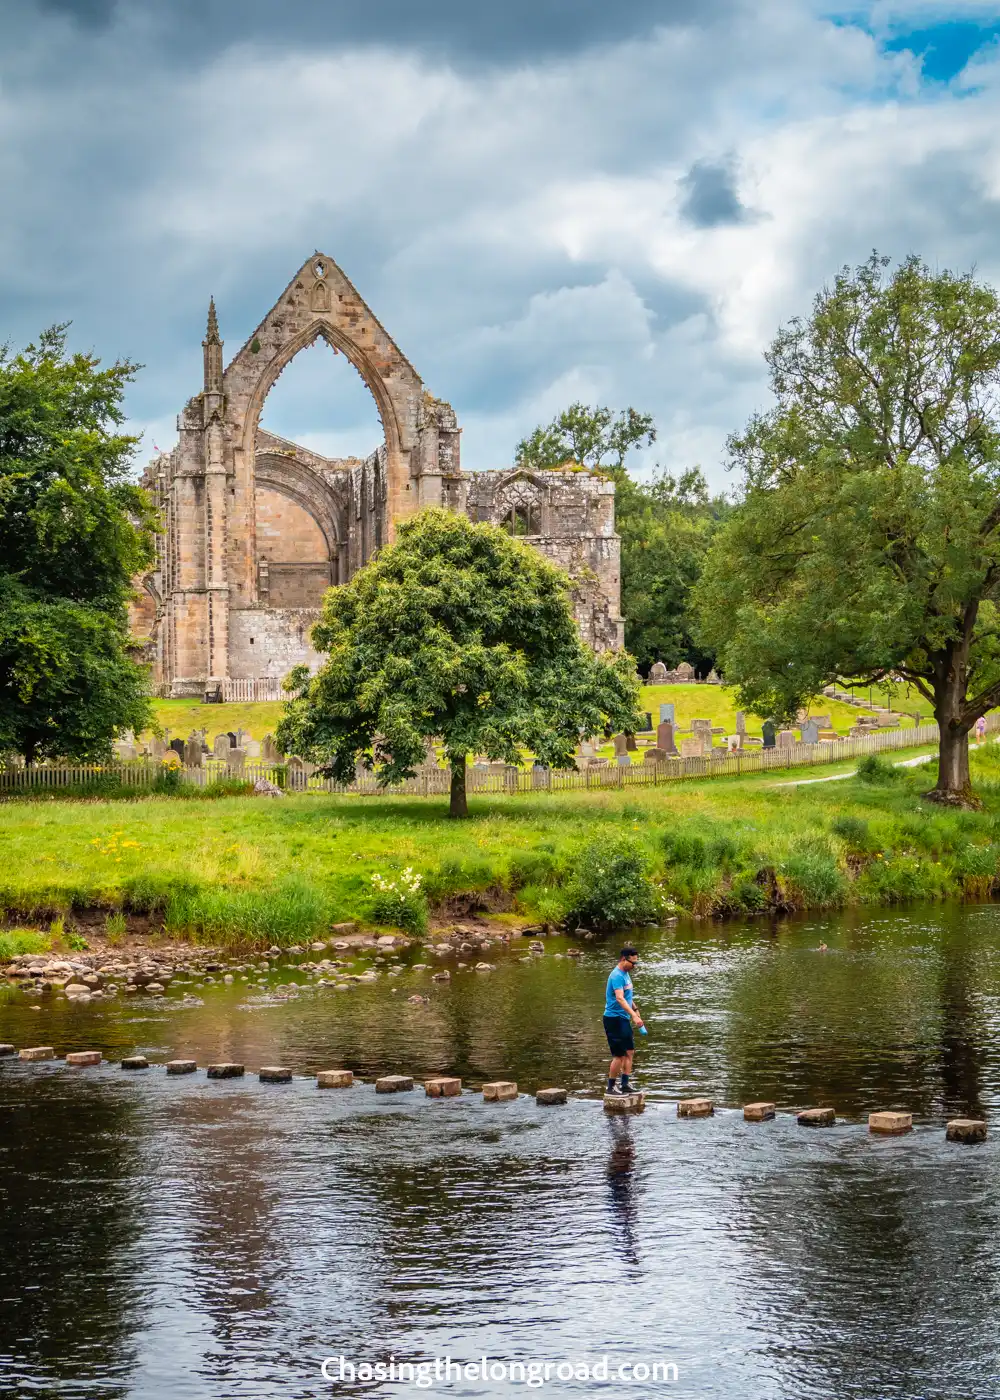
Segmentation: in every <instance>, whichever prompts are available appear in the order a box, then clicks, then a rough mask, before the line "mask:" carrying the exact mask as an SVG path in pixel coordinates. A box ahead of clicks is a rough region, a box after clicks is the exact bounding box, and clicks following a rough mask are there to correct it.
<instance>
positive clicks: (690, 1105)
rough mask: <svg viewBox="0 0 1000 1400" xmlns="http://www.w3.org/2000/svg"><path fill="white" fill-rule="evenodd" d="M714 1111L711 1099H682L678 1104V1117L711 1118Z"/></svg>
mask: <svg viewBox="0 0 1000 1400" xmlns="http://www.w3.org/2000/svg"><path fill="white" fill-rule="evenodd" d="M714 1112H715V1105H714V1104H713V1103H712V1100H711V1099H681V1101H680V1103H679V1104H678V1105H677V1117H678V1118H711V1116H712V1114H713V1113H714Z"/></svg>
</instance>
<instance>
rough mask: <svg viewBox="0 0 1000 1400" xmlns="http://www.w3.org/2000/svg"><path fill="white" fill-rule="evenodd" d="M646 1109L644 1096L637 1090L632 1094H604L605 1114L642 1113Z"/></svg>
mask: <svg viewBox="0 0 1000 1400" xmlns="http://www.w3.org/2000/svg"><path fill="white" fill-rule="evenodd" d="M645 1109H646V1095H645V1094H644V1093H643V1092H642V1091H641V1090H637V1091H636V1093H634V1094H605V1095H604V1112H605V1113H643V1112H645Z"/></svg>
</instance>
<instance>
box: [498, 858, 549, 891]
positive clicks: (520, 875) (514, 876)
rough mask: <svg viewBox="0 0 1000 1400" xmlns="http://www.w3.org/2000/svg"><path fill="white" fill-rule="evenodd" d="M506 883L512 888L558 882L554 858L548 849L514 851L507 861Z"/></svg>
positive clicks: (517, 888)
mask: <svg viewBox="0 0 1000 1400" xmlns="http://www.w3.org/2000/svg"><path fill="white" fill-rule="evenodd" d="M507 883H508V884H509V886H510V888H511V889H512V890H520V889H523V888H524V887H525V886H526V885H551V884H557V883H558V876H557V870H556V859H555V856H554V855H553V854H552V853H551V852H550V851H542V850H533V851H514V852H513V854H512V855H511V856H510V858H509V860H508V861H507Z"/></svg>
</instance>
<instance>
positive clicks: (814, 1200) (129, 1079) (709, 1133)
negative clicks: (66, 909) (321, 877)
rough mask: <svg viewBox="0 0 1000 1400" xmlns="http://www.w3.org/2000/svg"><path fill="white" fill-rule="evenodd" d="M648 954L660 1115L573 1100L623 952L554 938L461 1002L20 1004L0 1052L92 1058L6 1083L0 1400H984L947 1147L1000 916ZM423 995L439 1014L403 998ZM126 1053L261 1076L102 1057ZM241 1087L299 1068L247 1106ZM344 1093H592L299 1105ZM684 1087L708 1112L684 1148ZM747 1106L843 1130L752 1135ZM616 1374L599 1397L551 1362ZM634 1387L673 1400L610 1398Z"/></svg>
mask: <svg viewBox="0 0 1000 1400" xmlns="http://www.w3.org/2000/svg"><path fill="white" fill-rule="evenodd" d="M637 941H638V942H639V944H640V948H641V952H642V962H641V967H640V971H639V973H638V974H637V976H636V986H637V993H638V997H639V1000H640V1002H641V1003H642V1005H643V1010H644V1013H645V1014H646V1017H647V1021H648V1024H649V1029H650V1033H649V1037H648V1040H645V1041H642V1042H640V1045H641V1048H640V1051H639V1054H638V1057H637V1067H638V1070H639V1078H640V1080H641V1082H642V1085H643V1086H644V1087H645V1088H646V1089H647V1091H648V1092H649V1095H650V1103H649V1106H648V1108H647V1111H646V1113H645V1115H644V1116H642V1117H637V1118H632V1119H611V1118H608V1117H607V1116H606V1115H604V1114H603V1113H602V1111H601V1106H600V1103H599V1102H598V1101H597V1099H596V1097H595V1098H590V1099H588V1098H586V1097H583V1095H585V1094H587V1093H593V1094H595V1095H596V1094H597V1092H598V1091H599V1090H600V1088H601V1085H602V1082H603V1080H602V1075H603V1073H604V1062H605V1058H606V1057H605V1050H604V1045H603V1040H602V1035H601V1028H600V1011H601V1007H602V1001H603V985H604V979H605V978H606V976H607V972H608V970H609V966H610V963H611V960H612V955H613V952H614V949H612V948H609V947H608V946H604V947H600V948H598V947H589V948H587V949H586V954H585V957H584V958H582V959H580V960H573V959H569V958H557V957H556V956H555V955H554V954H555V953H556V952H559V951H564V950H565V947H566V945H565V943H564V942H562V941H561V940H557V939H551V940H549V941H548V943H547V951H546V955H545V956H544V957H541V958H536V959H533V960H532V961H531V962H530V963H524V962H521V961H519V960H518V956H517V955H516V954H510V955H507V954H502V955H501V956H499V957H497V958H496V959H495V960H496V962H497V968H496V970H495V971H494V972H492V973H488V974H487V973H475V972H474V971H472V970H471V969H469V970H457V969H456V970H455V971H454V973H453V980H452V982H451V983H450V984H449V985H446V986H442V985H441V984H432V983H431V982H430V981H429V977H430V974H429V973H427V972H413V971H410V970H405V971H403V972H402V973H401V974H400V975H399V976H397V977H395V978H393V979H390V978H389V977H388V976H384V977H382V978H380V979H379V981H378V982H377V983H375V984H374V985H372V986H360V987H358V988H357V989H356V990H355V991H353V992H351V993H342V992H341V993H338V992H334V991H333V989H332V988H331V989H327V988H316V987H313V986H304V987H303V990H302V993H301V995H300V996H298V997H297V998H296V999H294V1000H290V1001H279V1000H277V999H275V998H273V997H271V996H268V995H263V996H262V995H259V994H256V993H255V994H252V995H251V994H248V992H247V990H246V988H245V987H241V986H240V985H239V984H237V985H236V986H233V987H224V986H218V985H217V986H211V987H203V988H202V987H191V986H186V987H185V986H177V987H174V988H171V991H170V993H169V995H168V996H167V997H165V998H163V999H161V1000H156V1001H154V1000H152V999H150V998H141V999H133V1000H125V999H122V1000H118V1001H113V1002H107V1003H100V1002H92V1003H90V1004H89V1005H85V1006H70V1005H68V1004H67V1003H66V1002H64V1001H57V1002H53V1003H51V1004H44V1005H43V1007H42V1009H41V1010H34V1009H32V1006H31V1000H32V999H31V998H29V997H27V996H25V995H24V994H23V993H20V992H13V991H12V992H4V993H0V1040H6V1041H12V1042H14V1043H15V1044H18V1045H25V1044H29V1045H31V1044H54V1045H55V1046H56V1047H57V1049H58V1050H59V1052H60V1053H61V1054H62V1053H65V1052H66V1051H68V1050H72V1049H87V1048H97V1049H102V1050H103V1051H104V1052H105V1054H106V1055H107V1056H108V1057H109V1063H106V1064H105V1065H104V1066H102V1067H101V1068H100V1069H96V1070H71V1069H68V1068H67V1067H65V1066H64V1065H62V1064H60V1063H58V1062H53V1063H43V1064H26V1063H19V1062H14V1061H10V1060H7V1061H3V1062H0V1232H2V1236H0V1244H2V1250H0V1394H2V1395H16V1396H45V1397H49V1396H66V1397H77V1396H79V1397H87V1400H104V1397H135V1398H136V1400H189V1398H190V1400H244V1398H245V1400H275V1398H276V1397H289V1400H293V1398H295V1397H313V1396H328V1395H336V1394H342V1395H351V1396H354V1395H362V1394H364V1395H379V1396H383V1395H404V1394H405V1395H411V1394H419V1393H430V1394H437V1393H442V1394H448V1395H455V1396H473V1395H491V1396H492V1395H511V1394H519V1393H526V1392H528V1391H531V1390H537V1392H538V1393H541V1394H552V1395H560V1396H579V1395H590V1394H599V1393H600V1394H603V1393H607V1394H621V1395H628V1396H643V1397H645V1396H651V1395H681V1396H699V1397H701V1396H704V1397H719V1398H720V1400H721V1398H722V1397H726V1400H813V1397H816V1400H819V1397H824V1400H825V1397H831V1400H833V1397H836V1400H848V1398H850V1400H853V1397H859V1400H860V1397H864V1400H897V1398H898V1400H966V1398H967V1397H976V1400H978V1397H983V1400H986V1398H987V1397H989V1400H994V1397H996V1396H997V1394H1000V1329H998V1326H997V1321H996V1319H997V1310H998V1303H1000V1255H998V1240H1000V1172H998V1151H1000V1148H998V1143H1000V1135H998V1137H997V1138H996V1139H994V1138H991V1139H990V1140H989V1141H988V1142H987V1143H986V1144H985V1145H983V1146H980V1147H971V1148H962V1147H959V1146H955V1145H952V1144H948V1143H946V1142H945V1139H944V1123H945V1121H946V1119H947V1118H948V1117H949V1116H954V1115H956V1114H964V1113H970V1112H974V1113H983V1114H985V1116H986V1117H987V1118H989V1119H990V1120H991V1125H992V1123H993V1122H995V1120H996V1115H997V1105H998V1101H1000V1035H998V1030H1000V909H997V908H994V907H982V906H980V907H969V908H964V909H945V910H942V909H931V910H923V909H921V910H907V911H905V912H884V911H878V912H871V911H869V912H866V913H863V914H857V913H855V914H851V915H838V916H836V917H831V918H825V919H811V920H808V921H800V922H797V923H784V924H778V925H771V924H765V923H761V922H757V923H752V924H748V925H728V926H725V927H717V926H710V925H708V924H696V925H691V926H687V927H678V928H676V929H674V930H672V931H670V932H656V933H653V932H648V933H640V934H639V935H638V936H637ZM821 943H826V944H827V945H828V947H827V950H826V951H825V952H824V951H820V947H819V945H820V944H821ZM494 951H495V950H491V953H490V956H491V957H492V956H493V952H494ZM411 960H415V955H414V956H413V957H412V958H411ZM288 980H289V974H288V972H287V970H286V969H282V970H281V972H280V973H275V974H273V975H272V981H273V982H278V981H280V982H287V981H288ZM393 988H395V989H396V990H395V991H393ZM415 990H420V991H423V992H426V993H428V994H430V996H431V1004H430V1005H429V1006H426V1005H425V1006H411V1005H410V1004H409V1003H408V1002H407V1001H406V997H407V996H408V995H409V994H411V993H412V992H413V991H415ZM192 994H194V995H192ZM195 1000H200V1001H201V1002H202V1003H203V1004H202V1005H195V1004H190V1003H192V1002H193V1001H195ZM132 1052H141V1053H146V1054H148V1055H149V1057H150V1058H151V1059H156V1060H163V1059H167V1058H171V1057H174V1056H181V1055H184V1056H190V1057H192V1058H196V1059H198V1060H199V1062H200V1063H202V1064H205V1063H208V1062H210V1061H213V1060H223V1059H233V1060H239V1061H244V1062H245V1063H246V1065H247V1067H248V1074H247V1076H246V1078H245V1079H242V1080H231V1081H224V1082H217V1081H208V1080H206V1079H205V1077H204V1074H203V1073H202V1074H199V1075H197V1076H189V1077H185V1078H173V1077H171V1078H168V1077H167V1076H166V1075H165V1074H164V1073H163V1071H162V1069H159V1068H155V1067H154V1068H151V1069H150V1070H148V1071H145V1072H139V1073H135V1074H129V1073H124V1072H122V1071H121V1070H120V1069H119V1068H118V1066H117V1065H116V1064H114V1063H112V1062H110V1061H113V1060H114V1059H117V1058H118V1057H119V1056H120V1055H122V1054H128V1053H132ZM261 1064H287V1065H290V1066H292V1067H293V1068H294V1069H295V1070H296V1073H297V1074H301V1076H302V1077H301V1078H297V1079H296V1080H295V1081H294V1082H293V1083H292V1084H291V1085H288V1086H281V1085H262V1084H260V1083H259V1082H258V1081H257V1079H256V1076H252V1075H251V1074H250V1073H249V1070H250V1069H251V1068H256V1067H257V1066H259V1065H261ZM337 1065H342V1066H346V1067H350V1068H352V1069H354V1070H355V1072H356V1073H357V1074H358V1075H359V1076H361V1077H366V1078H367V1077H372V1076H374V1075H375V1074H377V1073H387V1072H394V1071H401V1072H406V1073H412V1074H414V1075H415V1076H420V1077H422V1076H426V1075H428V1074H432V1073H441V1072H449V1073H454V1074H460V1075H461V1076H462V1077H463V1079H464V1080H465V1081H466V1083H467V1085H476V1084H479V1083H481V1082H482V1081H484V1080H486V1079H490V1078H500V1077H503V1078H513V1079H516V1080H517V1081H518V1083H519V1085H520V1087H521V1089H522V1090H528V1091H530V1090H534V1089H535V1088H537V1087H540V1086H542V1085H546V1084H559V1085H564V1086H566V1087H567V1088H569V1089H571V1090H574V1091H576V1092H577V1094H578V1095H579V1096H578V1097H575V1098H572V1099H571V1101H570V1103H569V1104H568V1105H566V1106H565V1107H563V1108H547V1109H545V1108H538V1107H536V1105H535V1103H534V1100H533V1098H530V1097H527V1096H525V1097H522V1098H520V1099H519V1100H518V1101H517V1102H515V1103H509V1104H498V1105H494V1104H484V1103H483V1102H482V1100H481V1097H480V1096H479V1095H477V1094H475V1093H472V1092H466V1093H465V1094H464V1095H463V1096H462V1097H461V1098H460V1099H452V1100H445V1101H435V1100H429V1099H426V1098H425V1097H424V1095H423V1093H422V1091H421V1090H420V1089H419V1087H418V1090H417V1091H415V1092H414V1093H411V1094H403V1095H399V1096H393V1097H388V1096H381V1095H380V1096H376V1095H375V1093H374V1090H373V1088H372V1086H371V1084H370V1083H368V1084H358V1085H357V1086H356V1087H355V1088H353V1089H350V1090H344V1091H337V1090H330V1091H323V1092H320V1091H319V1090H317V1089H316V1087H315V1084H314V1082H312V1081H310V1080H309V1079H308V1078H307V1077H306V1076H307V1075H308V1074H310V1073H314V1072H315V1071H316V1070H318V1069H323V1068H328V1067H332V1066H337ZM693 1093H698V1094H707V1095H710V1096H712V1097H713V1098H714V1099H715V1101H716V1103H717V1105H719V1108H718V1110H717V1112H716V1115H715V1117H714V1118H712V1119H708V1120H701V1121H683V1120H682V1121H679V1120H678V1119H677V1117H676V1110H675V1107H674V1101H675V1100H676V1099H677V1098H678V1097H681V1096H684V1095H688V1094H693ZM748 1099H774V1100H775V1101H776V1102H777V1103H778V1104H779V1106H780V1107H785V1108H791V1107H795V1106H801V1105H807V1104H832V1105H834V1106H835V1107H836V1108H837V1110H838V1113H839V1115H841V1116H840V1118H839V1119H838V1124H837V1126H836V1127H835V1128H832V1129H827V1130H809V1129H804V1128H800V1127H798V1125H797V1124H796V1122H795V1119H794V1117H792V1116H791V1115H789V1114H784V1115H782V1114H779V1116H778V1118H777V1120H776V1121H774V1122H771V1123H765V1124H755V1125H751V1124H745V1123H744V1122H743V1119H742V1115H741V1114H740V1113H739V1112H738V1111H737V1110H738V1106H739V1105H740V1104H742V1103H743V1102H745V1101H746V1100H748ZM887 1107H899V1108H905V1109H909V1110H911V1111H912V1112H913V1113H914V1115H915V1120H916V1122H917V1125H918V1126H917V1129H916V1131H915V1132H914V1133H912V1134H910V1135H909V1136H906V1137H902V1138H894V1139H877V1138H872V1137H870V1136H869V1134H868V1133H867V1130H866V1127H865V1117H866V1115H867V1113H868V1112H869V1111H870V1110H871V1109H875V1108H887ZM341 1356H343V1357H344V1358H346V1361H347V1362H348V1363H350V1365H353V1366H355V1367H359V1366H361V1365H363V1364H364V1363H368V1364H373V1363H383V1364H385V1365H388V1364H389V1363H390V1359H392V1364H393V1365H397V1364H398V1363H400V1362H404V1363H405V1362H408V1363H418V1362H423V1363H429V1364H433V1362H434V1359H435V1358H440V1359H441V1362H442V1365H443V1361H444V1358H446V1357H450V1358H451V1359H452V1363H453V1366H454V1364H455V1363H456V1362H461V1363H463V1364H464V1365H469V1366H473V1365H475V1366H477V1367H478V1366H479V1365H481V1361H480V1358H483V1357H485V1358H487V1371H488V1373H489V1372H490V1371H491V1370H492V1373H493V1378H490V1375H489V1374H488V1375H487V1378H486V1379H485V1380H483V1379H482V1378H481V1377H479V1376H476V1375H473V1374H471V1373H470V1374H469V1375H468V1376H466V1375H465V1374H464V1373H463V1375H462V1377H461V1378H460V1379H457V1380H456V1379H454V1370H453V1371H452V1373H451V1375H452V1379H451V1380H450V1381H447V1382H446V1380H445V1379H444V1377H443V1375H442V1379H441V1380H440V1381H438V1380H436V1379H434V1378H433V1373H432V1374H431V1377H430V1378H431V1379H432V1380H433V1384H432V1385H431V1386H430V1387H424V1386H423V1385H421V1386H418V1385H416V1384H414V1383H411V1382H410V1381H409V1380H407V1381H404V1382H402V1383H400V1382H393V1381H385V1382H376V1383H368V1382H367V1381H364V1380H361V1379H359V1378H357V1376H356V1377H355V1380H354V1381H353V1382H352V1381H351V1380H350V1370H349V1367H345V1368H344V1374H345V1377H346V1379H345V1380H343V1381H341V1380H340V1379H339V1377H340V1365H339V1361H337V1362H334V1363H333V1364H332V1366H331V1365H329V1364H328V1366H327V1371H328V1374H332V1375H333V1377H334V1379H333V1380H328V1379H325V1378H324V1376H323V1374H322V1372H321V1365H322V1363H323V1361H324V1358H331V1357H334V1358H339V1357H341ZM603 1357H606V1358H607V1366H608V1373H609V1377H610V1379H609V1380H607V1381H603V1380H598V1381H594V1380H593V1379H592V1378H591V1379H584V1378H583V1376H582V1375H580V1376H579V1377H574V1378H573V1379H560V1378H559V1376H558V1374H557V1373H556V1371H555V1367H556V1366H557V1365H560V1364H561V1365H562V1367H563V1371H562V1375H563V1376H565V1368H566V1366H567V1365H569V1366H570V1367H573V1368H581V1367H583V1366H593V1365H595V1364H597V1363H600V1361H601V1358H603ZM511 1362H524V1363H528V1362H532V1363H539V1364H543V1363H545V1362H549V1363H550V1364H551V1366H552V1368H553V1369H552V1371H551V1372H550V1378H549V1380H548V1382H547V1383H545V1384H544V1385H542V1386H538V1387H536V1386H528V1385H527V1384H526V1383H524V1382H522V1381H521V1380H520V1379H517V1377H519V1375H520V1372H517V1371H515V1373H514V1375H515V1379H513V1380H512V1379H509V1378H507V1379H501V1378H500V1367H501V1366H505V1365H508V1364H509V1363H511ZM654 1363H657V1364H659V1365H660V1366H661V1367H666V1366H667V1365H669V1364H670V1363H672V1364H673V1365H675V1366H676V1368H677V1378H676V1379H675V1380H671V1379H667V1380H660V1379H658V1380H657V1381H656V1382H655V1383H654V1382H653V1381H652V1380H642V1379H641V1380H639V1381H636V1380H634V1379H632V1378H631V1372H630V1371H626V1373H625V1374H624V1376H622V1377H621V1378H617V1370H618V1367H619V1366H622V1365H624V1366H626V1367H632V1366H637V1367H638V1368H639V1374H640V1376H642V1370H641V1368H642V1366H643V1365H645V1366H648V1367H650V1369H651V1370H652V1367H653V1365H654ZM364 1374H365V1373H364V1372H362V1375H364ZM599 1374H600V1373H599ZM664 1374H666V1375H667V1376H670V1375H672V1373H671V1372H669V1371H662V1370H661V1372H660V1375H661V1376H662V1375H664Z"/></svg>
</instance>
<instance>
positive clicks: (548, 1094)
mask: <svg viewBox="0 0 1000 1400" xmlns="http://www.w3.org/2000/svg"><path fill="white" fill-rule="evenodd" d="M568 1097H569V1095H568V1093H567V1091H566V1090H565V1089H539V1090H538V1092H537V1094H536V1095H535V1103H537V1104H558V1103H565V1102H566V1100H567V1098H568Z"/></svg>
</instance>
